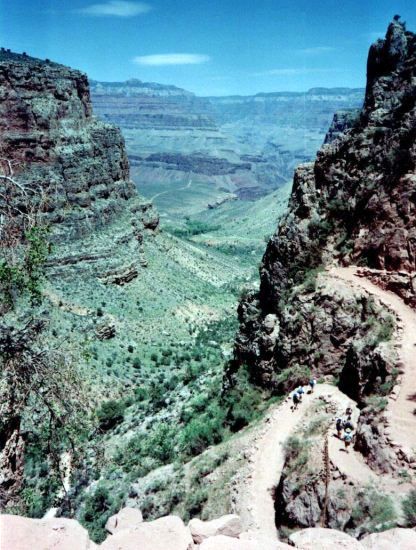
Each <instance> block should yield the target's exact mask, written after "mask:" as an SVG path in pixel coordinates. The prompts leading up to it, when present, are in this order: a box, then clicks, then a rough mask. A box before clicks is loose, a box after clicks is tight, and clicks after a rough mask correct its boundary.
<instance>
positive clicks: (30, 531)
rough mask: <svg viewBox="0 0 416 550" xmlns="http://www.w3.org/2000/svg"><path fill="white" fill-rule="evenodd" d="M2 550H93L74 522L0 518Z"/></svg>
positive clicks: (85, 532) (86, 537)
mask: <svg viewBox="0 0 416 550" xmlns="http://www.w3.org/2000/svg"><path fill="white" fill-rule="evenodd" d="M0 533H1V541H0V546H1V549H2V550H57V549H59V550H74V549H75V548H76V550H93V549H95V548H97V546H96V545H95V544H94V543H93V542H91V541H90V539H89V537H88V532H87V530H86V529H84V527H82V526H81V525H80V524H79V523H78V522H77V521H75V520H74V519H67V518H50V519H30V518H25V517H21V516H13V515H6V514H5V515H2V516H0Z"/></svg>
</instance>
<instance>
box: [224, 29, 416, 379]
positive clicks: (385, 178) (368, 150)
mask: <svg viewBox="0 0 416 550" xmlns="http://www.w3.org/2000/svg"><path fill="white" fill-rule="evenodd" d="M415 51H416V35H414V34H413V33H411V32H408V31H406V29H405V27H404V25H403V24H402V23H400V22H397V21H394V22H393V23H391V25H390V26H389V29H388V32H387V35H386V38H385V40H383V41H379V42H377V44H376V45H374V46H373V47H372V48H371V50H370V53H369V58H368V84H367V91H366V99H365V103H364V107H363V109H362V111H361V112H360V114H359V117H358V118H357V119H356V120H355V122H354V124H352V125H350V127H349V129H348V131H347V132H345V133H343V134H340V135H339V136H338V137H337V139H335V140H334V141H332V142H331V139H329V140H328V141H330V143H328V144H327V145H324V146H323V147H322V149H321V150H320V151H319V152H318V155H317V159H316V161H315V163H313V164H304V165H301V166H300V167H299V168H298V169H297V171H296V173H295V177H294V182H293V189H292V194H291V198H290V201H289V209H288V213H287V215H286V216H285V217H284V218H283V220H282V221H281V223H280V225H279V227H278V229H277V231H276V233H275V235H274V236H273V237H272V238H271V240H270V241H269V243H268V246H267V249H266V252H265V255H264V257H263V262H262V265H261V269H260V277H261V284H260V291H259V292H258V293H255V294H250V295H248V297H247V298H246V299H245V300H243V301H242V302H241V304H240V307H239V318H240V333H239V335H238V337H237V341H236V347H235V357H236V365H234V368H237V366H238V365H239V364H242V363H247V364H249V365H250V366H251V372H252V376H253V378H254V379H256V380H257V381H259V382H260V383H263V384H264V385H266V386H269V387H270V386H271V385H272V386H273V381H274V382H275V381H276V378H277V375H278V373H279V372H280V371H281V370H282V369H285V368H286V367H287V364H288V361H291V362H296V360H297V359H298V363H299V364H303V363H304V357H305V353H304V352H301V351H300V350H299V347H300V346H301V345H302V344H305V343H307V342H308V341H309V342H310V339H309V340H307V339H305V338H304V336H303V334H304V333H305V332H306V333H309V334H310V333H311V331H312V333H313V332H315V336H314V337H313V338H312V345H316V350H317V351H319V350H320V351H321V352H322V353H323V354H324V355H325V356H326V357H325V362H328V366H329V369H328V371H327V372H332V370H331V367H330V365H331V364H333V363H332V361H333V360H334V361H339V360H341V366H342V362H343V358H342V357H341V356H340V354H339V350H340V349H342V347H343V343H345V340H346V339H348V336H349V335H350V334H351V332H350V330H349V329H348V328H347V326H346V325H344V327H342V326H340V325H339V324H338V321H335V322H336V325H337V328H335V331H334V330H332V329H331V330H330V332H331V334H328V335H326V333H327V329H326V327H327V323H331V322H333V321H334V319H335V320H336V318H337V317H338V318H339V316H341V317H342V318H343V321H344V322H346V323H347V324H349V323H351V322H352V323H354V321H353V319H354V318H355V319H356V322H359V323H361V322H362V321H364V322H365V317H364V318H363V319H362V318H360V315H359V314H358V310H357V311H356V312H355V313H354V312H352V311H347V309H348V306H346V304H345V301H344V299H342V298H341V297H339V298H340V299H339V300H338V298H336V297H334V298H335V300H336V301H337V302H338V303H337V305H336V306H335V307H334V308H332V306H331V305H330V304H329V303H328V302H327V301H326V300H325V298H324V297H323V296H322V295H320V291H318V292H317V293H315V294H314V296H313V297H312V301H314V314H313V316H312V315H311V312H309V314H308V315H307V316H303V314H302V310H303V309H305V307H306V304H307V303H308V302H310V301H311V297H310V295H308V288H307V289H306V291H305V288H303V289H302V288H299V287H300V286H302V285H303V286H304V287H305V285H306V287H311V280H313V279H314V278H315V277H314V272H313V271H312V270H313V269H316V268H318V267H319V266H325V265H328V264H331V263H333V262H339V263H341V264H344V265H348V264H358V265H364V266H368V267H369V268H375V269H377V270H386V271H387V272H393V273H398V272H400V273H412V272H414V271H415V269H416V227H415V224H414V218H415V215H416V174H415V162H416V149H415V135H416V134H415V132H416V125H415V116H416V114H415V97H416V95H415V74H416V57H415ZM385 284H387V283H385ZM391 284H394V283H391ZM412 285H413V281H412V280H411V279H408V280H407V281H406V282H401V283H399V284H398V286H401V287H403V290H402V291H403V292H404V293H406V294H410V293H411V292H412V291H411V290H409V289H410V288H411V287H412ZM296 287H297V289H296ZM405 288H406V289H405ZM311 292H314V289H313V288H312V289H311ZM408 299H409V300H411V297H409V298H408ZM331 308H332V311H330V310H331ZM346 308H347V309H346ZM359 309H361V306H359ZM298 311H299V312H300V316H301V322H300V323H299V325H298V332H296V331H293V330H292V329H291V328H290V327H292V326H293V319H295V318H296V316H297V315H298V313H297V312H298ZM356 314H358V315H357V317H356ZM269 315H275V316H276V326H277V325H279V338H277V339H275V340H274V342H273V341H271V340H270V337H269V335H268V332H267V329H266V327H265V319H266V318H268V316H269ZM288 315H289V316H290V317H291V319H292V323H290V324H289V323H288ZM316 319H319V322H318V324H316V326H315V328H314V329H311V328H309V326H310V324H311V323H312V324H315V323H316ZM338 328H339V330H338ZM327 336H328V338H330V340H331V341H332V344H331V345H330V346H327V345H325V344H324V345H322V342H325V341H326V338H327ZM355 336H357V337H359V336H360V335H358V334H356V335H355ZM286 340H287V341H288V342H289V341H290V345H289V347H290V348H291V349H289V348H288V349H285V346H284V342H285V341H286ZM367 351H369V350H368V349H367ZM344 357H345V356H344ZM331 358H332V359H331ZM319 363H320V361H319ZM308 364H309V365H310V366H311V367H312V369H313V370H314V369H315V368H316V366H317V365H316V360H313V358H312V357H311V356H308ZM321 366H322V365H321V363H320V364H319V369H318V371H317V372H320V373H325V371H326V369H325V368H323V369H322V368H321ZM381 370H382V369H381Z"/></svg>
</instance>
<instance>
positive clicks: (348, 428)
mask: <svg viewBox="0 0 416 550" xmlns="http://www.w3.org/2000/svg"><path fill="white" fill-rule="evenodd" d="M308 386H309V391H308V393H313V392H314V389H315V386H316V378H311V379H310V380H309V383H308ZM304 395H305V387H304V386H299V387H298V388H296V389H295V390H294V392H293V393H292V395H291V397H292V406H291V410H292V411H296V409H297V408H298V406H299V403H301V402H302V398H303V396H304ZM335 428H336V430H337V437H338V438H339V439H341V440H342V441H343V442H344V445H345V452H346V453H349V450H348V449H349V446H350V445H351V443H352V438H353V435H354V425H353V423H352V409H351V407H347V409H346V411H345V414H344V416H342V417H338V418H337V419H336V420H335Z"/></svg>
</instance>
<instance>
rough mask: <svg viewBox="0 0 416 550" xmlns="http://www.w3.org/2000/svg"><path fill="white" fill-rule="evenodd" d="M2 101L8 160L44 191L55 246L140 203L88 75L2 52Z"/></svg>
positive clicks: (0, 123)
mask: <svg viewBox="0 0 416 550" xmlns="http://www.w3.org/2000/svg"><path fill="white" fill-rule="evenodd" d="M0 99H1V101H0V103H1V105H0V135H1V141H2V144H1V157H2V158H3V159H6V160H7V161H10V162H11V164H12V166H13V171H14V176H15V178H16V179H17V180H18V181H19V182H20V183H21V184H22V185H30V187H31V188H34V189H36V190H37V193H36V194H35V195H34V198H33V201H32V202H35V201H36V198H37V199H38V201H39V203H40V202H42V210H43V212H44V214H45V217H46V218H47V221H48V222H49V223H51V224H53V225H54V232H53V236H54V238H55V239H56V238H58V236H59V238H60V239H67V238H68V237H71V238H73V237H79V236H82V235H85V234H86V233H87V232H90V231H91V230H93V229H94V228H96V227H99V226H103V225H106V224H108V223H110V222H111V221H113V220H114V219H115V217H116V216H117V215H120V214H121V213H124V212H126V210H127V209H129V208H132V207H133V205H134V204H135V203H136V202H138V198H137V192H136V189H135V186H134V184H133V183H132V181H131V180H130V175H129V164H128V160H127V154H126V150H125V146H124V139H123V137H122V136H121V133H120V131H119V130H118V129H117V128H115V127H114V126H112V125H110V124H106V123H103V122H102V121H100V120H99V119H97V118H96V117H95V116H94V115H93V111H92V105H91V100H90V93H89V86H88V79H87V76H86V75H85V74H83V73H81V72H79V71H76V70H73V69H70V68H68V67H64V66H63V65H58V64H56V63H52V62H50V61H42V60H40V59H35V58H32V57H29V56H27V55H18V54H13V53H10V52H7V51H5V50H2V51H1V52H0ZM2 169H3V171H4V170H5V167H4V166H2ZM41 196H42V200H41Z"/></svg>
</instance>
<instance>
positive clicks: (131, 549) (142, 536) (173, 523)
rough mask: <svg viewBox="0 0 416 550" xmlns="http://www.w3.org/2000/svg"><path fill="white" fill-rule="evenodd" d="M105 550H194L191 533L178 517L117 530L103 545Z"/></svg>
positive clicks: (160, 519)
mask: <svg viewBox="0 0 416 550" xmlns="http://www.w3.org/2000/svg"><path fill="white" fill-rule="evenodd" d="M100 548H102V549H103V550H137V548H141V549H143V550H166V549H167V548H171V549H172V550H193V548H194V543H193V540H192V536H191V533H190V531H189V529H187V528H186V527H185V525H184V523H183V521H182V520H181V519H180V518H178V517H176V516H166V517H163V518H159V519H156V520H155V521H150V522H147V523H139V524H136V525H134V526H130V527H129V528H125V529H120V530H117V531H116V533H115V534H114V535H110V536H109V537H108V538H107V539H106V540H105V541H104V542H103V543H102V544H101V545H100Z"/></svg>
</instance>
